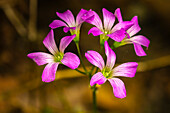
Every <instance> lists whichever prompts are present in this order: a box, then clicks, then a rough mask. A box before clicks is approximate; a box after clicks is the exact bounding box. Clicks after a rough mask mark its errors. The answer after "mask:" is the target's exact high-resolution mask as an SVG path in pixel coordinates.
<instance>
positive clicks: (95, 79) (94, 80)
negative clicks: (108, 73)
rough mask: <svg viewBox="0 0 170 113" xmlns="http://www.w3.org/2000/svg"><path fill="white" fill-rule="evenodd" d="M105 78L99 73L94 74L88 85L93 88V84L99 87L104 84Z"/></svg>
mask: <svg viewBox="0 0 170 113" xmlns="http://www.w3.org/2000/svg"><path fill="white" fill-rule="evenodd" d="M106 80H107V79H106V78H105V77H104V76H103V74H102V73H101V72H98V73H96V74H94V75H93V76H92V78H91V80H90V85H91V86H93V85H95V84H98V85H101V84H103V83H105V82H106Z"/></svg>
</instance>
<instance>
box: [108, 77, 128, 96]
mask: <svg viewBox="0 0 170 113" xmlns="http://www.w3.org/2000/svg"><path fill="white" fill-rule="evenodd" d="M108 80H109V82H110V84H111V86H112V87H113V93H114V95H115V97H117V98H125V97H126V89H125V85H124V83H123V81H122V80H120V79H118V78H112V79H108Z"/></svg>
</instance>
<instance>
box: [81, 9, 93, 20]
mask: <svg viewBox="0 0 170 113" xmlns="http://www.w3.org/2000/svg"><path fill="white" fill-rule="evenodd" d="M81 19H82V20H83V21H85V22H91V21H93V20H94V14H93V11H92V10H91V9H90V10H89V11H88V12H87V13H84V14H83V16H82V17H81Z"/></svg>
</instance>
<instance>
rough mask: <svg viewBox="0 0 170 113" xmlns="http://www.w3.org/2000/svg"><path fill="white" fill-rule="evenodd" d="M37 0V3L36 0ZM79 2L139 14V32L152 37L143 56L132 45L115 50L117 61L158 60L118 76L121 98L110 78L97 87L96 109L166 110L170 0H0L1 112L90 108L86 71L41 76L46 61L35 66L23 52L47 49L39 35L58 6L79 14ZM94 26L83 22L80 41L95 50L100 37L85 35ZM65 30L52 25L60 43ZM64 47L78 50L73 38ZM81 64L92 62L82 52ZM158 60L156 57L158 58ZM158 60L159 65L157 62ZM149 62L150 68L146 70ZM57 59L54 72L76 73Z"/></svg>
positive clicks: (108, 112) (127, 15)
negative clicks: (128, 75) (49, 77)
mask: <svg viewBox="0 0 170 113" xmlns="http://www.w3.org/2000/svg"><path fill="white" fill-rule="evenodd" d="M36 2H37V3H36ZM81 8H84V9H87V10H89V9H92V10H94V11H96V12H97V13H98V14H99V16H100V17H101V18H102V8H106V9H108V10H109V11H111V12H114V10H115V9H116V8H120V9H121V12H122V16H123V19H124V20H130V19H131V18H132V17H133V16H136V15H137V16H138V19H139V25H140V26H141V28H142V29H141V31H140V32H139V33H138V34H142V35H144V36H146V37H147V38H148V39H149V40H150V42H151V43H150V46H149V49H148V50H146V53H147V56H145V57H138V56H136V54H135V52H134V49H133V46H132V45H126V46H122V47H119V48H118V49H116V50H115V52H116V55H117V63H124V62H130V61H136V62H147V61H150V60H153V59H157V60H156V61H155V62H156V63H147V65H144V66H145V68H146V70H142V71H141V72H137V73H136V77H134V78H131V79H129V78H122V79H123V81H124V82H125V85H126V89H127V97H126V98H125V99H117V98H115V97H114V95H113V93H112V88H111V86H110V84H109V83H106V84H104V85H102V86H101V87H100V88H99V91H98V93H97V97H98V98H97V101H98V111H99V113H114V112H115V113H169V112H170V110H169V107H170V104H169V98H170V82H169V80H170V79H169V70H170V63H169V61H170V59H169V58H170V57H169V55H170V51H169V49H170V39H169V33H170V29H169V26H170V22H169V20H170V15H169V12H170V2H169V1H168V0H0V26H1V27H0V34H1V37H0V39H1V41H0V112H2V113H91V111H92V98H91V92H90V89H89V87H88V85H89V81H88V78H86V77H71V78H66V79H58V80H56V81H54V82H52V83H49V84H46V83H42V81H41V73H42V70H43V68H44V66H37V65H36V64H35V63H34V62H33V61H32V60H30V59H29V58H28V57H27V54H28V53H30V52H36V51H45V52H48V51H47V49H46V48H45V47H44V45H43V43H42V41H43V39H44V38H45V36H46V35H47V34H48V32H49V31H50V28H49V27H48V25H49V24H50V23H51V22H52V21H53V20H54V19H59V18H58V17H57V16H56V13H55V12H56V11H58V12H64V11H66V10H68V9H69V10H71V11H72V12H73V14H74V15H77V14H78V12H79V11H80V9H81ZM91 27H92V25H89V24H88V23H83V25H82V28H81V38H80V47H81V51H82V55H84V53H85V52H86V51H87V50H92V49H93V50H96V51H99V38H98V37H94V36H92V35H91V34H90V35H87V32H88V30H89V29H90V28H91ZM66 35H69V33H67V34H65V33H63V31H62V28H59V29H56V30H55V40H56V43H57V44H59V41H60V39H61V38H62V37H63V36H66ZM66 51H71V52H74V53H76V54H77V50H76V48H75V44H74V43H73V42H72V43H71V44H70V45H69V47H68V48H67V49H66ZM83 60H84V61H85V64H86V65H87V66H90V64H89V63H88V62H87V60H86V59H85V58H84V57H83ZM157 62H158V63H157ZM157 65H158V66H157ZM147 68H148V69H149V70H147ZM67 69H68V68H67V67H65V66H62V65H60V66H59V69H58V70H59V71H58V72H57V73H56V76H59V75H61V76H62V77H64V76H69V75H70V74H71V75H74V74H75V75H77V73H76V72H75V73H74V71H70V70H67Z"/></svg>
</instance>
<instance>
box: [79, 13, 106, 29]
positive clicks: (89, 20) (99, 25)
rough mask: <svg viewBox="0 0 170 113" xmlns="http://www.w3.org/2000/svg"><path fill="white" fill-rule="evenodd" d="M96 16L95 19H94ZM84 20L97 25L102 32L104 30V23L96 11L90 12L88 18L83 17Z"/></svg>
mask: <svg viewBox="0 0 170 113" xmlns="http://www.w3.org/2000/svg"><path fill="white" fill-rule="evenodd" d="M93 16H94V17H93ZM87 17H91V19H87ZM82 19H83V20H85V19H86V20H85V21H86V22H87V23H90V24H93V25H95V26H96V27H97V28H99V29H100V30H102V29H103V25H102V21H101V19H100V17H99V15H98V14H97V13H96V12H95V11H91V10H90V11H89V12H88V15H87V16H83V17H82Z"/></svg>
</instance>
